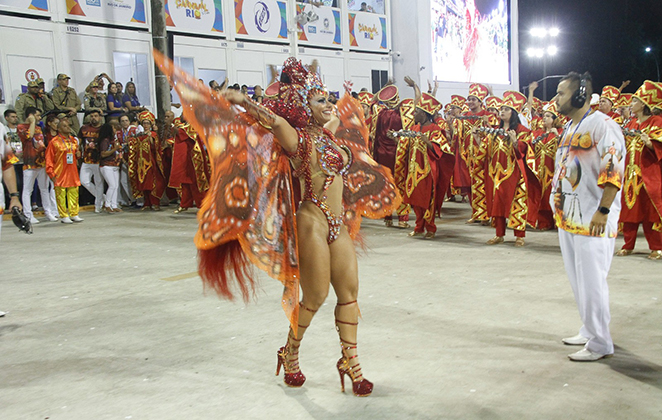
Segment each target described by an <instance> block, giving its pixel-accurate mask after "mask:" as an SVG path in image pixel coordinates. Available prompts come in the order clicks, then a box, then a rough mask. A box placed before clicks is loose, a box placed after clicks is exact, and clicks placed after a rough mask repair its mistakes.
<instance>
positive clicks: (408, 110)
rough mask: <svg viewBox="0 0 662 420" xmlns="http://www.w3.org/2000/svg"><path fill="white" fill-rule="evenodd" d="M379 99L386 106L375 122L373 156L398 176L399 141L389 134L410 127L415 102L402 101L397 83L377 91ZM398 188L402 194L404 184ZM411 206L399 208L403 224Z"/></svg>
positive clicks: (388, 218) (403, 204)
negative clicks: (397, 156) (397, 155)
mask: <svg viewBox="0 0 662 420" xmlns="http://www.w3.org/2000/svg"><path fill="white" fill-rule="evenodd" d="M377 97H378V98H379V101H380V102H382V103H383V104H384V105H385V106H386V108H384V109H382V110H381V111H379V114H378V115H377V119H376V123H375V137H374V138H375V140H374V150H373V157H374V159H375V161H376V162H377V163H379V164H380V165H382V166H385V167H387V168H389V169H390V170H391V173H392V174H393V176H394V177H396V175H395V174H396V172H397V170H398V168H396V154H397V147H398V145H397V142H396V141H395V140H393V139H391V138H389V136H388V132H389V131H399V130H402V129H403V128H404V127H405V126H408V127H409V128H411V127H412V125H413V115H412V112H413V109H414V107H413V104H412V102H413V101H412V100H411V99H410V100H404V101H403V103H402V104H401V103H400V96H399V94H398V88H397V87H396V86H395V85H389V86H385V87H384V88H382V90H380V91H379V92H378V93H377ZM399 167H400V170H402V168H403V166H402V162H401V163H400V165H399ZM396 185H397V187H398V190H399V191H400V193H401V194H402V192H403V185H399V184H397V183H396ZM410 211H411V208H410V207H409V205H408V204H405V203H402V204H401V205H400V207H399V208H398V209H397V214H398V221H399V222H400V224H401V225H402V226H406V224H407V221H408V220H409V212H410ZM392 218H393V216H392V215H387V216H386V217H385V218H384V220H385V221H386V223H387V225H389V223H391V222H390V221H391V220H392Z"/></svg>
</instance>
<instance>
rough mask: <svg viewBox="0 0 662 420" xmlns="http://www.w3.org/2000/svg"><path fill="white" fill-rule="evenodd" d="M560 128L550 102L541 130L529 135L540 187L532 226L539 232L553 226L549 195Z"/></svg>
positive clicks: (553, 107)
mask: <svg viewBox="0 0 662 420" xmlns="http://www.w3.org/2000/svg"><path fill="white" fill-rule="evenodd" d="M561 127H563V124H562V123H561V119H560V118H559V112H558V109H557V107H556V102H550V103H549V104H547V107H546V108H545V109H544V111H543V116H542V128H540V129H538V130H535V131H533V132H532V133H531V139H532V140H531V146H532V148H533V153H534V155H535V164H534V170H535V173H536V175H537V176H538V180H539V181H540V186H541V198H540V207H539V208H538V216H537V217H536V221H535V225H534V226H535V227H536V228H537V229H540V230H550V229H553V228H554V226H555V224H554V211H553V210H552V208H551V206H550V204H549V195H550V194H551V192H552V178H553V177H554V161H555V159H556V149H557V146H558V141H559V137H560V135H561V133H562V132H563V129H562V128H561Z"/></svg>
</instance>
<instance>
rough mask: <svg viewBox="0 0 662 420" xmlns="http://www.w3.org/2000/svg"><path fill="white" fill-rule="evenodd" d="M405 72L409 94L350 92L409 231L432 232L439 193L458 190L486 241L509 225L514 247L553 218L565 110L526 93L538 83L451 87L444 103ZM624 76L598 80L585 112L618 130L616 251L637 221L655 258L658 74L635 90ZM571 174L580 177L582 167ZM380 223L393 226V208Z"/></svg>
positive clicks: (661, 157)
mask: <svg viewBox="0 0 662 420" xmlns="http://www.w3.org/2000/svg"><path fill="white" fill-rule="evenodd" d="M405 81H406V83H407V84H408V85H409V86H411V87H412V88H413V96H414V98H413V99H412V98H409V99H404V100H400V97H399V92H398V89H397V87H396V86H395V85H388V86H386V87H384V88H383V89H382V90H380V91H379V92H378V93H377V94H375V95H372V94H370V93H368V92H360V93H359V94H358V96H357V97H358V100H359V101H360V102H361V104H362V106H363V110H364V114H365V116H366V123H367V125H368V126H369V127H370V143H371V144H370V149H371V150H372V152H373V156H374V157H375V160H376V161H377V162H379V163H380V164H382V165H384V166H386V167H388V168H390V169H391V171H392V172H393V175H394V178H395V181H396V185H397V187H398V189H399V191H400V194H401V195H402V197H403V205H402V206H401V207H400V208H399V209H398V211H397V214H398V227H401V228H408V227H410V225H409V222H408V220H409V214H410V212H411V210H413V211H414V213H415V214H416V224H415V227H414V229H413V231H411V232H410V233H409V235H410V236H423V237H425V238H433V237H434V236H435V234H436V231H437V227H436V225H435V219H436V217H440V216H441V209H442V206H443V204H444V202H445V201H448V200H454V199H459V198H461V199H462V200H463V201H465V202H469V203H470V204H471V209H472V216H471V218H470V219H469V220H468V221H467V223H477V224H482V225H485V226H492V227H494V228H495V230H496V234H495V236H494V237H493V238H492V239H490V240H488V241H487V244H489V245H496V244H500V243H503V242H504V240H505V236H506V228H507V227H509V228H512V229H513V232H514V236H515V243H514V245H515V246H517V247H521V246H524V237H525V232H526V229H527V227H529V228H535V229H538V230H549V229H555V228H556V227H557V226H558V223H560V222H561V221H560V220H555V218H554V212H553V211H552V207H551V205H550V194H551V193H552V178H553V176H554V162H555V157H556V153H557V147H558V144H559V141H561V139H562V137H563V132H564V130H563V127H564V125H565V124H566V123H567V120H566V117H565V116H564V115H563V113H561V112H559V109H558V108H557V103H556V102H554V101H553V100H552V101H550V102H542V101H540V100H539V99H538V98H536V97H535V96H534V91H535V89H536V88H537V86H538V85H537V83H535V82H534V83H532V84H531V85H530V86H529V96H528V98H527V97H526V96H525V95H523V94H522V93H520V92H515V91H506V92H505V93H504V94H503V96H502V97H496V96H494V95H492V94H491V91H490V89H489V88H488V87H487V86H484V85H482V84H478V83H474V84H472V85H471V86H470V87H469V92H468V95H467V96H466V98H465V97H463V96H460V95H452V97H451V101H450V102H449V103H448V104H446V106H442V104H441V103H440V102H439V101H438V100H437V99H436V98H435V90H436V88H435V89H433V88H432V86H430V85H429V84H428V86H429V89H428V92H427V93H421V92H420V89H419V88H418V86H417V85H416V84H415V83H414V82H413V80H411V79H409V78H406V79H405ZM625 86H627V83H624V84H623V85H621V87H620V88H617V87H615V86H605V87H604V88H603V89H602V92H601V94H600V95H599V98H598V97H597V95H594V96H595V97H594V98H592V100H591V113H597V112H601V113H602V114H604V118H609V119H613V120H614V122H615V123H616V124H618V125H620V126H621V128H622V131H623V134H624V137H625V139H626V145H627V158H626V165H625V182H624V186H623V195H622V201H623V203H622V205H623V206H622V207H623V211H622V213H621V218H620V230H621V231H622V233H623V235H624V237H625V244H624V245H623V248H622V249H621V250H620V251H619V252H618V253H617V255H621V256H623V255H629V254H631V253H632V250H633V249H634V244H635V240H636V236H637V230H638V226H639V224H643V229H644V233H645V236H646V239H647V241H648V245H649V248H650V250H651V253H650V255H649V256H648V257H649V258H650V259H662V233H661V232H662V219H661V216H660V215H661V214H662V116H661V115H660V114H662V84H660V83H658V82H652V81H649V80H647V81H645V82H644V84H643V85H642V86H641V87H639V89H637V91H636V93H634V94H628V93H621V90H622V89H623V88H624V87H625ZM580 143H581V140H580ZM580 146H581V144H580ZM570 169H572V168H570ZM570 175H571V176H572V177H574V178H573V179H574V181H575V182H576V183H579V181H580V178H581V171H575V172H574V173H572V174H570ZM568 199H571V198H568ZM573 211H577V212H581V211H582V209H581V208H580V207H577V208H574V209H573ZM584 211H585V212H587V214H588V216H587V217H590V214H589V212H588V209H584ZM385 223H386V226H393V220H392V217H391V216H388V217H386V219H385Z"/></svg>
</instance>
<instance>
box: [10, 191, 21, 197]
mask: <svg viewBox="0 0 662 420" xmlns="http://www.w3.org/2000/svg"><path fill="white" fill-rule="evenodd" d="M9 196H10V197H20V196H21V194H19V193H17V192H13V193H9Z"/></svg>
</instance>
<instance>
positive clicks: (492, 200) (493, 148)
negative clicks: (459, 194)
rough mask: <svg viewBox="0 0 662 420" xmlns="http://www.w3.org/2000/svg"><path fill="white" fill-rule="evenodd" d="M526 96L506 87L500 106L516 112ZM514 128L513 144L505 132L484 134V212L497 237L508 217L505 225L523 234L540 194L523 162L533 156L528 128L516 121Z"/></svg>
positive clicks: (504, 231) (537, 185)
mask: <svg viewBox="0 0 662 420" xmlns="http://www.w3.org/2000/svg"><path fill="white" fill-rule="evenodd" d="M526 100H527V99H526V97H525V96H524V95H522V94H521V93H519V92H515V91H506V92H505V93H504V96H503V106H507V107H509V108H511V109H512V111H513V112H517V113H519V112H521V110H522V108H523V107H524V105H525V104H526ZM506 131H507V128H506ZM515 132H516V136H517V144H512V143H511V142H510V137H509V136H508V134H507V133H506V132H504V133H500V132H497V133H492V134H488V135H487V142H488V145H489V146H488V156H487V159H488V171H489V176H490V179H491V184H492V186H491V188H490V190H488V191H487V203H488V214H489V216H490V217H492V218H493V219H494V225H495V227H496V236H497V237H503V236H505V234H506V219H508V227H511V228H513V229H514V231H515V236H516V237H522V238H523V237H524V236H525V231H526V224H527V220H528V218H529V211H531V212H532V214H533V215H534V217H535V214H537V208H538V205H537V200H539V197H540V191H539V190H540V184H539V183H538V181H537V178H536V176H535V174H534V173H533V171H532V170H531V169H530V167H529V166H528V164H527V161H529V163H531V161H532V158H533V154H532V153H531V151H530V144H529V141H530V137H529V136H530V131H529V129H527V128H526V127H525V126H523V125H522V124H520V125H519V126H518V127H517V128H516V129H515Z"/></svg>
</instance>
